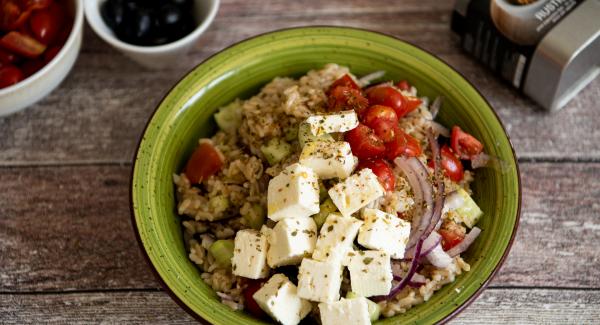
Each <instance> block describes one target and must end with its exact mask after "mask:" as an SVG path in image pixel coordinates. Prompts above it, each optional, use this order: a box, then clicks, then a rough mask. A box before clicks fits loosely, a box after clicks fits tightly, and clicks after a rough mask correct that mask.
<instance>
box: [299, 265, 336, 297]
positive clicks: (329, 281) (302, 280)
mask: <svg viewBox="0 0 600 325" xmlns="http://www.w3.org/2000/svg"><path fill="white" fill-rule="evenodd" d="M341 285H342V265H341V264H340V263H333V262H322V261H316V260H311V259H309V258H305V259H303V260H302V264H300V269H299V270H298V296H300V297H301V298H304V299H308V300H312V301H319V302H330V301H336V300H338V299H340V287H341Z"/></svg>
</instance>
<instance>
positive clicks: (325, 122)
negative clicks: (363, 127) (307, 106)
mask: <svg viewBox="0 0 600 325" xmlns="http://www.w3.org/2000/svg"><path fill="white" fill-rule="evenodd" d="M306 123H307V124H308V125H309V126H310V132H312V134H313V135H321V134H324V133H333V132H346V131H350V130H352V129H354V128H355V127H357V126H358V117H357V116H356V112H355V111H353V110H349V111H341V112H337V113H333V114H322V115H312V116H309V117H308V118H307V119H306Z"/></svg>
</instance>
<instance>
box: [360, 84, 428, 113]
mask: <svg viewBox="0 0 600 325" xmlns="http://www.w3.org/2000/svg"><path fill="white" fill-rule="evenodd" d="M366 93H367V99H369V104H371V105H384V106H389V107H391V108H393V109H394V111H396V115H398V118H399V119H400V118H402V117H404V116H405V115H406V114H408V113H410V112H412V111H413V110H414V109H415V108H417V107H419V105H420V104H421V100H420V99H418V98H414V97H408V98H405V97H404V96H403V95H402V93H400V92H399V91H398V90H396V89H394V87H390V86H374V87H371V88H369V89H367V91H366Z"/></svg>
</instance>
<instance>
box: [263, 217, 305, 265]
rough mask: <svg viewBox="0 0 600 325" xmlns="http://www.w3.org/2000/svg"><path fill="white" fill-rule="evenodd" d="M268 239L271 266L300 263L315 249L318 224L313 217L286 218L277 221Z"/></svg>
mask: <svg viewBox="0 0 600 325" xmlns="http://www.w3.org/2000/svg"><path fill="white" fill-rule="evenodd" d="M267 239H268V242H269V251H268V253H267V263H268V264H269V266H270V267H272V268H275V267H279V266H283V265H296V264H300V262H301V261H302V258H304V257H306V256H310V254H312V252H313V251H314V250H315V243H316V242H317V225H316V224H315V221H314V220H313V218H298V217H295V218H285V219H283V220H281V221H279V222H277V224H276V225H275V227H273V230H272V231H270V232H269V236H268V238H267Z"/></svg>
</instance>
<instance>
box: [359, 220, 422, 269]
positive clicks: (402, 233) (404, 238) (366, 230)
mask: <svg viewBox="0 0 600 325" xmlns="http://www.w3.org/2000/svg"><path fill="white" fill-rule="evenodd" d="M362 217H363V220H364V221H365V223H364V224H363V225H362V226H361V227H360V230H359V231H358V243H359V244H361V245H362V246H364V247H366V248H370V249H375V250H380V251H384V252H386V253H388V254H390V255H391V256H392V258H404V250H405V249H406V243H408V237H409V236H410V223H409V222H407V221H404V220H402V219H400V218H398V217H397V216H395V215H393V214H389V213H385V212H383V211H381V210H376V209H364V210H363V211H362Z"/></svg>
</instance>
